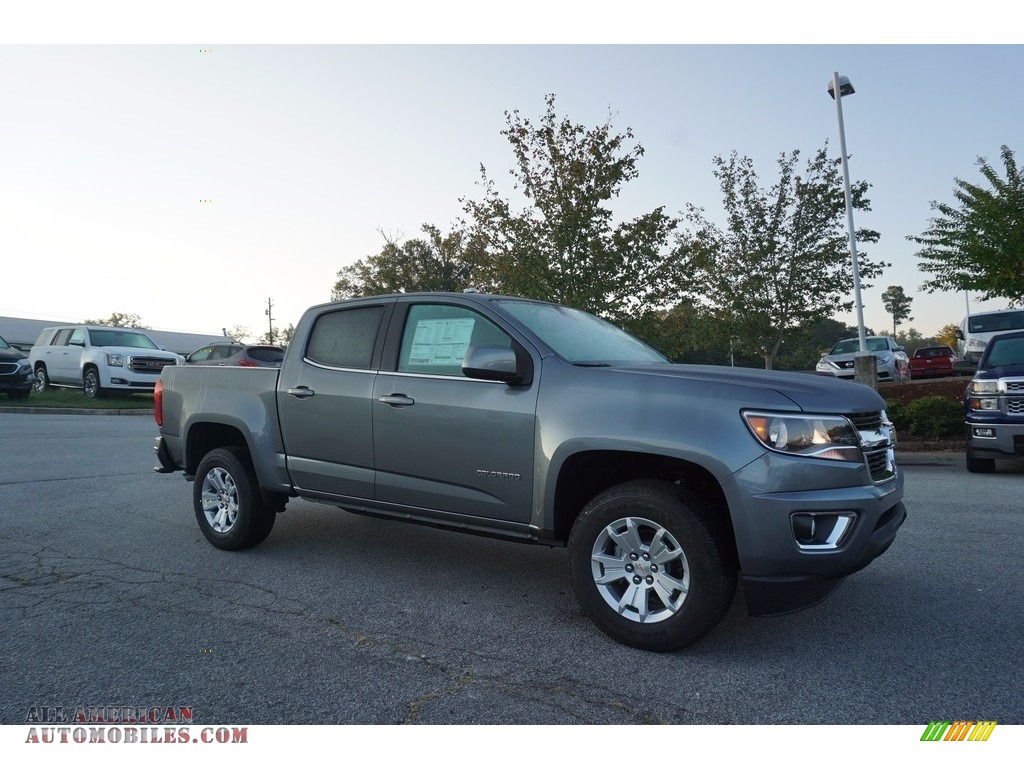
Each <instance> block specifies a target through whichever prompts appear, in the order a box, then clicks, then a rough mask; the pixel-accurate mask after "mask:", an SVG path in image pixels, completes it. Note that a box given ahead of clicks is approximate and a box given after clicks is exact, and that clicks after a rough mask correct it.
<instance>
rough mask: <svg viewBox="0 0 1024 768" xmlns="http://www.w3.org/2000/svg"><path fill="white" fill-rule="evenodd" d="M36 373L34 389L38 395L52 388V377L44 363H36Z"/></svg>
mask: <svg viewBox="0 0 1024 768" xmlns="http://www.w3.org/2000/svg"><path fill="white" fill-rule="evenodd" d="M34 373H35V375H36V380H35V381H34V382H32V389H33V390H34V391H35V393H36V394H37V395H41V394H43V392H45V391H46V390H48V389H49V388H50V377H49V376H47V374H46V366H45V365H43V364H42V363H37V364H36V369H35V371H34Z"/></svg>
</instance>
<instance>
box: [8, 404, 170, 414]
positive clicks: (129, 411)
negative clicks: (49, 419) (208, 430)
mask: <svg viewBox="0 0 1024 768" xmlns="http://www.w3.org/2000/svg"><path fill="white" fill-rule="evenodd" d="M0 413H41V414H47V413H50V414H54V415H58V416H152V415H153V409H152V408H33V407H31V406H29V407H27V408H12V407H11V406H0Z"/></svg>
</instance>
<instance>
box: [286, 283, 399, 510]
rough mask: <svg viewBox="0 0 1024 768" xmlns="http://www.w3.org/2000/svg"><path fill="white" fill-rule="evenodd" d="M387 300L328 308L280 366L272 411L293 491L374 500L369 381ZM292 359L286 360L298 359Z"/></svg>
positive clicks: (300, 331)
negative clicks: (278, 422)
mask: <svg viewBox="0 0 1024 768" xmlns="http://www.w3.org/2000/svg"><path fill="white" fill-rule="evenodd" d="M392 307H393V300H385V301H381V302H368V303H365V304H361V305H356V306H346V307H343V308H327V309H326V310H325V311H324V312H322V313H321V314H319V315H317V316H316V317H315V318H313V319H312V320H311V321H310V326H309V331H308V333H306V332H305V331H304V329H303V328H302V327H300V328H299V329H298V330H297V331H296V337H297V338H305V340H306V346H305V348H304V349H301V350H300V349H294V350H293V351H292V352H290V353H289V359H288V360H287V361H286V363H285V365H284V367H283V368H282V369H281V374H280V377H279V382H278V393H277V401H278V409H279V414H280V418H281V434H282V436H283V439H284V446H285V454H286V455H287V457H288V458H287V462H288V471H289V474H290V475H291V478H292V483H293V484H294V485H295V486H296V487H297V488H299V489H301V490H304V491H308V492H310V493H311V494H314V495H320V496H325V497H329V498H336V497H348V498H356V499H371V498H373V486H374V483H373V479H374V470H373V424H372V418H373V399H372V398H373V382H374V378H375V377H376V375H377V374H376V369H377V367H378V365H379V361H380V347H381V344H382V338H383V333H382V329H383V327H384V325H385V323H386V321H387V317H388V316H389V314H390V311H391V309H392ZM299 353H301V355H300V356H297V357H296V358H295V359H293V358H292V356H293V355H298V354H299Z"/></svg>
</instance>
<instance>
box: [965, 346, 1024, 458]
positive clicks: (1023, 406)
mask: <svg viewBox="0 0 1024 768" xmlns="http://www.w3.org/2000/svg"><path fill="white" fill-rule="evenodd" d="M964 410H965V411H966V424H967V470H968V471H969V472H993V471H995V466H996V460H997V459H1015V458H1020V457H1024V331H1014V332H1013V333H1001V334H998V335H996V336H993V337H992V338H991V339H989V342H988V344H986V345H985V351H984V352H983V353H982V355H981V360H980V361H979V362H978V370H977V372H976V373H975V374H974V378H973V379H971V383H970V384H968V385H967V392H966V394H965V395H964Z"/></svg>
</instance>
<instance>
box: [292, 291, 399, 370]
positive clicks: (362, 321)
mask: <svg viewBox="0 0 1024 768" xmlns="http://www.w3.org/2000/svg"><path fill="white" fill-rule="evenodd" d="M383 315H384V307H382V306H377V307H358V308H356V309H343V310H339V311H337V312H327V313H325V314H323V315H320V317H318V318H317V319H316V321H315V323H314V324H313V330H312V332H311V333H310V334H309V344H308V346H307V347H306V359H308V360H310V361H312V362H314V363H320V364H321V365H329V366H331V367H332V368H361V369H369V367H370V364H371V362H372V361H373V348H374V345H375V344H376V343H377V333H378V331H379V330H380V320H381V317H383Z"/></svg>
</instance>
